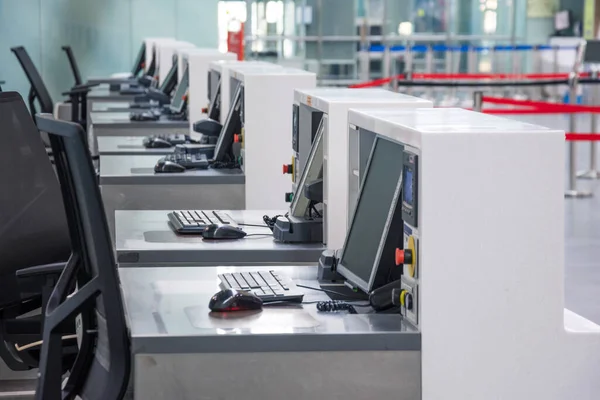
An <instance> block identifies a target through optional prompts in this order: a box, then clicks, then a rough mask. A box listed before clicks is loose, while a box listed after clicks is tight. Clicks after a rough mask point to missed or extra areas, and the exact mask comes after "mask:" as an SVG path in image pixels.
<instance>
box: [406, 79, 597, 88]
mask: <svg viewBox="0 0 600 400" xmlns="http://www.w3.org/2000/svg"><path fill="white" fill-rule="evenodd" d="M568 83H569V81H568V80H567V79H546V80H537V81H505V80H495V81H492V80H490V81H476V82H474V81H467V82H464V81H449V80H448V81H447V80H437V81H436V80H414V81H409V80H406V81H403V80H400V81H398V82H397V83H396V82H395V84H397V85H398V86H411V87H414V86H420V87H498V86H501V87H504V86H552V85H567V84H568ZM579 83H600V80H598V81H595V80H591V81H588V80H584V79H581V80H579Z"/></svg>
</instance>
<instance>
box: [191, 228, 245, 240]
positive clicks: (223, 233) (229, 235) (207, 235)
mask: <svg viewBox="0 0 600 400" xmlns="http://www.w3.org/2000/svg"><path fill="white" fill-rule="evenodd" d="M244 236H246V232H244V231H243V230H242V229H241V228H236V227H235V226H231V225H225V224H223V225H217V224H210V225H208V226H207V227H206V229H204V231H203V232H202V237H203V238H204V239H208V240H223V239H241V238H243V237H244Z"/></svg>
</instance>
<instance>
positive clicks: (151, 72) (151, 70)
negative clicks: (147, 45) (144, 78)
mask: <svg viewBox="0 0 600 400" xmlns="http://www.w3.org/2000/svg"><path fill="white" fill-rule="evenodd" d="M151 51H152V58H151V59H150V65H147V67H148V69H146V75H148V76H154V75H155V74H156V47H155V46H153V47H152V50H151Z"/></svg>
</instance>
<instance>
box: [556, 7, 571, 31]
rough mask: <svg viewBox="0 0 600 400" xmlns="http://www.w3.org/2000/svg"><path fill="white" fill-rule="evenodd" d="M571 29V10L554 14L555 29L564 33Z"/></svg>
mask: <svg viewBox="0 0 600 400" xmlns="http://www.w3.org/2000/svg"><path fill="white" fill-rule="evenodd" d="M570 27H571V13H570V12H569V10H562V11H558V12H557V13H556V14H554V29H555V30H557V31H563V30H565V29H569V28H570Z"/></svg>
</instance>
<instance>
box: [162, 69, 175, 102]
mask: <svg viewBox="0 0 600 400" xmlns="http://www.w3.org/2000/svg"><path fill="white" fill-rule="evenodd" d="M175 86H177V63H175V64H173V66H172V67H171V69H170V70H169V73H168V74H167V76H166V77H165V80H164V81H163V84H162V85H161V86H160V91H161V92H163V93H164V94H166V95H169V94H171V92H172V91H173V89H175Z"/></svg>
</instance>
